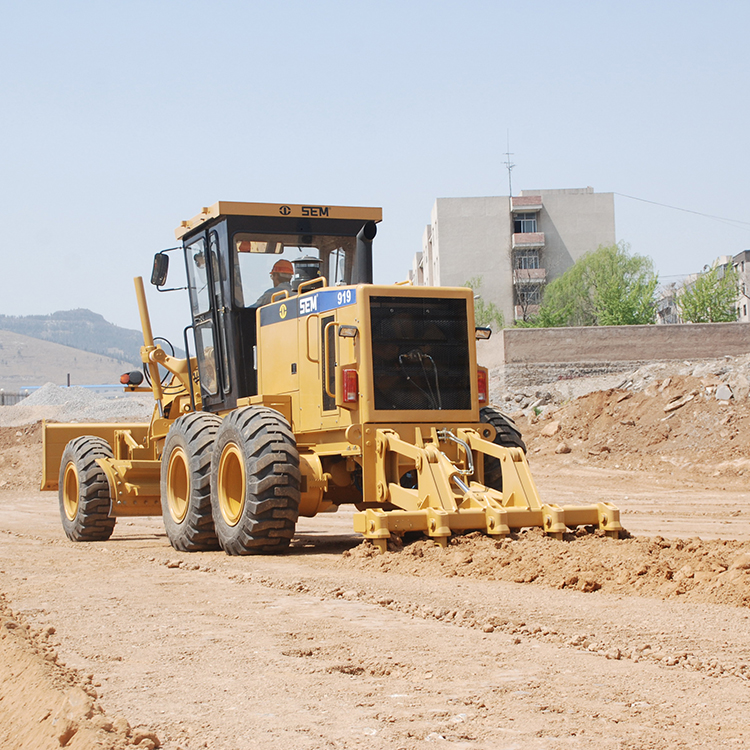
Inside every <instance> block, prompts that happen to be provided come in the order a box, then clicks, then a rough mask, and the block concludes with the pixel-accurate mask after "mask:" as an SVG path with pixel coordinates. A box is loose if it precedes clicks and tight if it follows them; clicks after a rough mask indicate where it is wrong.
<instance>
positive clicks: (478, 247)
mask: <svg viewBox="0 0 750 750" xmlns="http://www.w3.org/2000/svg"><path fill="white" fill-rule="evenodd" d="M614 242H615V204H614V195H613V193H595V192H594V189H593V188H591V187H588V188H573V189H567V190H523V191H521V194H520V195H519V196H513V197H508V196H500V197H488V198H438V199H437V200H436V201H435V204H434V206H433V207H432V216H431V221H430V224H428V225H427V228H426V229H425V232H424V236H423V238H422V252H421V253H417V254H416V256H415V257H414V262H413V266H412V271H411V274H410V278H411V280H412V282H413V283H414V284H419V285H427V286H464V285H465V284H466V283H467V282H470V281H473V282H475V283H476V281H477V280H478V281H479V283H480V284H481V287H480V288H479V289H478V290H477V291H478V293H479V294H480V295H481V296H482V299H483V300H484V301H485V302H487V303H490V302H491V303H494V304H495V305H496V306H497V307H498V309H500V310H501V311H502V312H503V315H504V317H505V320H506V322H507V323H510V322H512V321H513V320H519V319H521V320H523V319H524V318H528V317H529V316H530V315H533V314H534V313H536V312H537V311H538V309H539V304H540V302H541V298H542V291H543V289H544V285H545V284H546V283H548V282H550V281H552V280H553V279H555V278H557V277H558V276H560V275H562V274H563V273H564V272H565V271H567V270H568V268H570V267H571V266H572V265H573V264H574V263H575V262H576V260H578V259H579V258H580V257H581V256H582V255H584V254H586V253H588V252H590V251H592V250H596V249H597V248H598V247H599V246H600V245H612V244H614ZM748 270H750V267H749V268H748Z"/></svg>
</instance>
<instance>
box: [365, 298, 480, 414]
mask: <svg viewBox="0 0 750 750" xmlns="http://www.w3.org/2000/svg"><path fill="white" fill-rule="evenodd" d="M370 318H371V325H372V353H373V375H374V381H375V408H376V409H390V410H394V409H420V410H441V409H442V410H445V409H470V408H471V383H470V371H469V343H468V338H467V337H468V329H467V325H466V300H464V299H439V298H428V299H424V298H422V299H413V298H412V299H410V298H408V297H371V298H370Z"/></svg>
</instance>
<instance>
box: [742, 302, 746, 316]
mask: <svg viewBox="0 0 750 750" xmlns="http://www.w3.org/2000/svg"><path fill="white" fill-rule="evenodd" d="M742 317H743V318H746V317H747V305H742Z"/></svg>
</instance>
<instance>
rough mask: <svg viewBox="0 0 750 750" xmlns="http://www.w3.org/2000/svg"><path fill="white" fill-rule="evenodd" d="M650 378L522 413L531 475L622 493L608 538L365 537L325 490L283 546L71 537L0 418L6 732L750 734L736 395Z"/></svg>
mask: <svg viewBox="0 0 750 750" xmlns="http://www.w3.org/2000/svg"><path fill="white" fill-rule="evenodd" d="M662 385H663V383H659V384H656V387H655V388H653V389H652V392H648V393H647V392H646V391H645V390H644V391H641V392H637V393H636V392H632V391H608V392H603V393H598V394H591V395H589V396H586V397H584V398H582V399H577V400H575V401H571V402H569V403H567V404H565V405H563V406H560V407H556V408H555V409H550V410H548V411H547V412H546V413H543V414H541V415H539V417H536V416H534V417H533V418H532V421H529V420H526V419H524V420H520V421H521V423H522V428H523V430H524V433H525V435H526V438H527V442H528V445H529V455H530V460H531V465H532V470H533V473H534V476H535V479H536V481H537V484H538V485H539V489H540V492H541V493H542V496H543V497H544V498H545V499H547V500H550V501H554V502H561V503H567V502H575V501H584V502H595V501H598V500H611V501H613V502H615V503H617V504H618V505H619V506H620V508H621V510H622V518H623V522H624V524H625V525H626V527H627V528H628V529H629V531H630V532H631V534H632V537H631V538H626V539H621V540H616V541H615V540H611V539H607V538H604V537H600V536H598V535H597V534H594V533H588V532H587V531H586V530H584V529H581V530H579V532H578V533H571V534H570V535H568V538H566V539H565V540H563V541H561V542H559V541H556V540H552V539H547V538H545V537H543V536H542V535H541V534H539V533H538V532H535V531H531V532H526V533H522V534H519V535H517V536H515V537H514V538H512V539H509V540H505V541H501V542H496V541H492V540H488V539H485V538H483V537H480V536H477V535H469V536H467V537H460V538H457V539H455V540H454V543H453V544H451V545H450V546H449V547H448V549H447V550H440V549H437V548H435V547H432V546H430V545H428V544H427V543H426V542H424V541H420V540H416V541H413V542H412V541H411V540H407V542H408V543H407V544H406V546H404V547H403V548H402V549H401V548H398V549H397V548H395V547H394V551H392V552H388V553H387V554H385V555H383V556H379V555H375V554H373V550H372V548H370V547H369V546H368V545H366V544H362V543H361V542H360V539H359V538H358V537H357V536H356V535H354V534H353V533H352V532H351V515H350V513H347V512H346V511H342V512H340V513H339V514H335V515H333V514H322V515H321V516H318V517H316V518H314V519H308V520H303V521H301V522H300V523H299V525H298V533H297V536H296V537H295V540H294V542H293V545H292V549H291V551H290V553H289V554H287V555H284V556H281V557H264V558H230V557H227V556H226V555H224V554H223V553H220V552H207V553H198V554H183V553H177V552H175V551H174V550H173V549H172V548H171V547H170V546H169V543H168V541H167V539H166V537H165V535H164V532H163V529H162V526H161V522H160V520H159V519H136V520H132V521H126V522H122V521H120V522H118V525H117V527H116V529H115V534H114V536H113V537H112V539H111V540H110V541H108V542H104V543H94V544H86V545H83V544H73V543H71V542H68V541H67V540H66V539H65V537H64V535H63V533H62V530H61V528H60V522H59V517H58V510H57V498H56V496H55V495H54V494H52V493H39V492H37V491H36V490H35V487H34V482H35V481H36V479H37V477H38V471H39V444H38V442H39V433H38V429H37V428H33V427H19V428H15V427H13V428H0V455H2V459H0V592H1V593H2V595H3V598H2V599H1V600H0V635H1V638H0V665H1V667H0V675H2V678H0V747H2V748H16V747H35V748H47V747H49V748H53V747H54V748H58V747H60V746H65V747H95V746H96V747H103V748H121V747H125V746H128V745H129V746H133V745H135V746H139V747H142V748H149V747H153V746H155V745H160V746H161V747H164V748H169V749H170V750H177V748H182V750H195V749H196V748H203V747H208V748H218V749H220V750H225V749H226V750H235V749H236V750H240V749H244V748H269V749H270V750H275V749H276V748H278V749H279V750H280V749H281V748H284V749H286V748H358V747H363V748H364V747H367V748H388V749H389V750H390V749H398V748H404V749H405V750H407V749H408V750H411V749H412V748H430V747H445V748H462V749H464V748H465V749H471V750H485V749H487V750H489V749H490V748H492V749H493V750H497V749H501V750H510V749H511V748H519V749H520V748H545V749H550V750H552V749H556V748H592V749H593V748H597V749H598V748H623V749H625V748H628V749H630V748H632V749H633V750H635V749H640V748H698V747H700V748H703V747H706V748H735V747H736V748H744V747H748V746H750V727H749V725H748V720H747V711H748V705H749V704H750V682H749V680H750V623H749V622H748V616H749V615H750V610H748V604H749V603H750V493H748V491H747V486H746V479H745V477H744V474H745V472H746V471H747V470H748V464H747V459H746V456H748V455H750V453H749V452H748V445H747V440H748V437H747V436H748V434H750V431H749V430H748V429H747V427H748V420H750V412H749V411H748V408H747V405H746V402H744V401H743V402H741V403H734V401H731V402H727V403H722V402H721V401H719V400H717V399H715V398H713V395H712V393H710V392H707V391H706V387H707V386H706V385H705V384H704V383H702V382H692V381H690V382H689V381H688V380H687V379H686V380H684V381H679V380H678V381H676V382H675V381H672V382H670V383H669V384H667V386H665V387H663V388H661V390H659V388H660V387H661V386H662ZM709 385H710V384H709ZM701 389H703V390H701ZM695 390H697V391H698V393H696V394H693V398H692V399H690V400H687V401H685V403H684V404H683V405H682V406H679V407H677V408H672V407H673V406H674V403H675V401H674V399H675V398H678V399H684V398H685V396H686V395H690V394H691V393H692V392H693V391H695ZM623 396H624V398H623ZM665 407H666V408H668V411H665ZM670 414H672V415H673V416H671V417H670V416H669V415H670ZM665 417H667V419H666V420H665V419H664V418H665ZM631 423H632V424H631ZM665 426H668V427H669V430H666V429H662V428H664V427H665ZM545 433H546V434H545ZM562 444H564V445H565V446H566V450H568V451H569V452H557V453H556V452H555V451H558V450H560V445H562ZM3 483H4V484H3ZM698 537H700V538H698Z"/></svg>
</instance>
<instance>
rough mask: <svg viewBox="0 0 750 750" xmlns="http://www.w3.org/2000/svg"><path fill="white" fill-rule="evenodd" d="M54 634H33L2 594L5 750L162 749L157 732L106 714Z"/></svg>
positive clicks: (0, 689)
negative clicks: (64, 660) (63, 659)
mask: <svg viewBox="0 0 750 750" xmlns="http://www.w3.org/2000/svg"><path fill="white" fill-rule="evenodd" d="M54 633H55V629H54V628H51V627H50V628H47V629H46V630H38V631H33V630H32V629H31V628H30V627H29V626H28V625H27V624H26V623H25V622H24V620H23V619H21V618H20V617H18V616H17V615H15V614H14V613H13V612H12V611H11V610H10V608H9V607H8V605H7V602H6V600H5V597H4V596H3V595H1V594H0V747H4V748H6V747H7V748H11V747H13V748H18V747H26V748H35V750H45V749H46V748H50V749H52V748H60V747H67V748H71V750H75V749H76V748H80V750H89V748H92V747H97V748H102V750H120V748H125V747H127V746H133V745H137V746H138V747H139V748H142V749H143V750H149V748H151V749H152V748H155V747H158V746H159V744H160V743H159V739H158V737H157V736H156V735H155V734H154V733H153V732H150V731H149V730H147V729H135V730H131V728H130V726H129V725H128V722H127V721H126V720H125V719H124V718H121V717H118V718H115V719H110V718H109V717H107V716H106V715H105V714H104V712H103V711H102V709H101V708H100V707H99V705H98V704H97V702H96V699H97V692H96V688H95V687H94V685H93V684H92V683H91V678H90V677H88V678H83V677H81V675H79V674H78V673H77V672H75V671H74V670H72V669H69V668H67V667H65V666H64V665H62V664H60V663H58V657H57V653H56V651H55V649H54V647H53V646H52V645H51V639H52V637H53V636H54Z"/></svg>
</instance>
